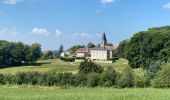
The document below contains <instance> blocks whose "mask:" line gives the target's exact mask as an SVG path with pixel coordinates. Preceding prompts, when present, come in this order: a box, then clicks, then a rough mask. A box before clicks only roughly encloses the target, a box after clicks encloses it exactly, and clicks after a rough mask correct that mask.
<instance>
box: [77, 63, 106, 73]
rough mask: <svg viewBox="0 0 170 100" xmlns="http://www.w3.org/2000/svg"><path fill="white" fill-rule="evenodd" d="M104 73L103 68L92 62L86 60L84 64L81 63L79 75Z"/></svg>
mask: <svg viewBox="0 0 170 100" xmlns="http://www.w3.org/2000/svg"><path fill="white" fill-rule="evenodd" d="M102 72H103V68H102V67H101V66H100V65H98V64H95V63H94V62H92V61H88V60H84V61H83V62H81V63H80V66H79V73H84V74H89V73H102Z"/></svg>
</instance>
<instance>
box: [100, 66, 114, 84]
mask: <svg viewBox="0 0 170 100" xmlns="http://www.w3.org/2000/svg"><path fill="white" fill-rule="evenodd" d="M115 81H116V71H115V70H114V69H113V68H112V67H108V68H107V69H106V71H104V72H103V73H102V74H101V76H100V84H101V85H102V86H106V87H111V86H113V85H115Z"/></svg>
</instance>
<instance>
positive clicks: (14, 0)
mask: <svg viewBox="0 0 170 100" xmlns="http://www.w3.org/2000/svg"><path fill="white" fill-rule="evenodd" d="M22 1H23V0H4V3H5V4H9V5H15V4H17V3H19V2H22Z"/></svg>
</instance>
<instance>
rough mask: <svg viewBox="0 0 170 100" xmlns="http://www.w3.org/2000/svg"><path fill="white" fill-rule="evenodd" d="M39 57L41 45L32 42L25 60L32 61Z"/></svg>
mask: <svg viewBox="0 0 170 100" xmlns="http://www.w3.org/2000/svg"><path fill="white" fill-rule="evenodd" d="M39 58H41V45H40V44H37V43H35V44H32V45H31V46H30V48H29V54H28V55H27V56H26V59H27V62H30V63H34V62H36V61H37V60H38V59H39Z"/></svg>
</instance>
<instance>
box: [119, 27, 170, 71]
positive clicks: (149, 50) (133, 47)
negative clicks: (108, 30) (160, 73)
mask: <svg viewBox="0 0 170 100" xmlns="http://www.w3.org/2000/svg"><path fill="white" fill-rule="evenodd" d="M116 52H117V53H116V55H117V56H118V57H123V58H126V59H128V61H129V65H130V66H131V67H132V68H139V67H142V68H144V69H148V68H149V66H150V65H151V64H152V63H155V62H157V61H159V60H161V61H162V62H167V61H168V59H170V26H164V27H156V28H150V29H148V30H147V31H142V32H138V33H136V34H134V35H133V37H132V38H130V39H128V40H124V41H122V42H120V44H119V46H118V48H117V51H116Z"/></svg>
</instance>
